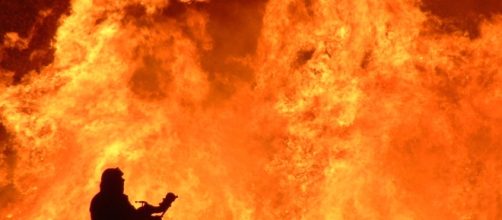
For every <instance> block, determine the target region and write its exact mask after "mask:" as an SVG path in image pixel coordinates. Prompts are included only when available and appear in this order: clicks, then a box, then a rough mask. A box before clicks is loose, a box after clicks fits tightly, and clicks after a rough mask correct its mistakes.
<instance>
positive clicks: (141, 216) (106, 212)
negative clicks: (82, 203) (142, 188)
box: [90, 168, 177, 220]
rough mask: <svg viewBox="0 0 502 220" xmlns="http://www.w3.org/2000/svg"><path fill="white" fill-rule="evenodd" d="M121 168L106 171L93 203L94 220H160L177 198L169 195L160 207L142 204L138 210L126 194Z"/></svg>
mask: <svg viewBox="0 0 502 220" xmlns="http://www.w3.org/2000/svg"><path fill="white" fill-rule="evenodd" d="M122 175H123V173H122V171H121V170H120V169H119V168H109V169H106V170H105V171H104V172H103V174H102V175H101V184H100V191H99V193H97V194H96V195H95V196H94V198H92V201H91V207H90V211H91V219H92V220H160V219H162V216H163V215H164V213H165V212H166V211H167V209H168V208H169V207H170V206H171V203H172V202H173V201H174V200H175V199H176V198H177V196H176V195H174V194H173V193H168V194H167V196H166V197H165V198H164V200H163V201H162V202H161V203H160V204H159V205H158V206H152V205H150V204H148V203H146V202H142V204H143V206H142V207H140V208H138V209H136V208H135V207H134V206H133V205H131V203H130V202H129V198H128V197H127V195H125V194H124V178H122Z"/></svg>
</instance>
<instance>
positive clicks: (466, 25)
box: [421, 0, 502, 39]
mask: <svg viewBox="0 0 502 220" xmlns="http://www.w3.org/2000/svg"><path fill="white" fill-rule="evenodd" d="M421 9H422V11H424V12H427V13H429V14H430V15H431V22H432V23H433V26H434V27H433V28H434V29H436V31H440V32H443V33H447V34H449V33H453V32H458V31H460V32H464V33H466V34H467V35H468V36H469V37H470V38H471V39H475V38H478V37H480V34H481V33H480V24H481V22H483V21H484V20H490V19H492V18H493V16H494V15H497V14H501V13H502V1H500V0H423V1H422V4H421ZM434 18H439V22H434V21H433V20H434Z"/></svg>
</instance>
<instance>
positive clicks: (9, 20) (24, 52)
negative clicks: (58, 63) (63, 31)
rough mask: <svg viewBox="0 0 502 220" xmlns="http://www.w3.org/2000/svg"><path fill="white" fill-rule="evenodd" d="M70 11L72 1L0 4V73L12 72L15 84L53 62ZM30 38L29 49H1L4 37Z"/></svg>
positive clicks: (4, 0)
mask: <svg viewBox="0 0 502 220" xmlns="http://www.w3.org/2000/svg"><path fill="white" fill-rule="evenodd" d="M69 12H70V0H15V1H13V0H1V1H0V70H1V69H4V70H7V71H13V72H14V73H15V75H14V79H13V81H14V83H19V81H20V80H21V79H22V77H23V76H24V75H25V74H26V73H28V72H30V71H33V70H35V71H39V70H40V69H41V68H42V67H44V66H47V65H48V64H50V63H51V62H52V61H53V59H54V48H53V47H52V46H51V42H52V41H53V39H54V35H55V34H56V30H57V28H58V25H59V20H60V18H61V17H62V16H63V15H65V14H68V13H69ZM9 32H16V33H18V35H19V37H21V38H23V39H28V41H29V43H28V45H27V48H6V47H2V44H3V42H4V40H5V34H6V33H9Z"/></svg>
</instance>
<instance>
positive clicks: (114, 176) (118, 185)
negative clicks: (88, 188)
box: [100, 167, 124, 194]
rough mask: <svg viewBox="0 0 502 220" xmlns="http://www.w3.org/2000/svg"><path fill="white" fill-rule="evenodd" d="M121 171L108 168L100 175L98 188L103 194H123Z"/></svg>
mask: <svg viewBox="0 0 502 220" xmlns="http://www.w3.org/2000/svg"><path fill="white" fill-rule="evenodd" d="M122 175H124V173H122V171H121V170H120V169H119V168H118V167H117V168H108V169H106V170H105V171H103V174H102V175H101V184H100V188H101V191H102V192H105V193H120V194H122V193H123V192H124V179H123V178H122Z"/></svg>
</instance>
